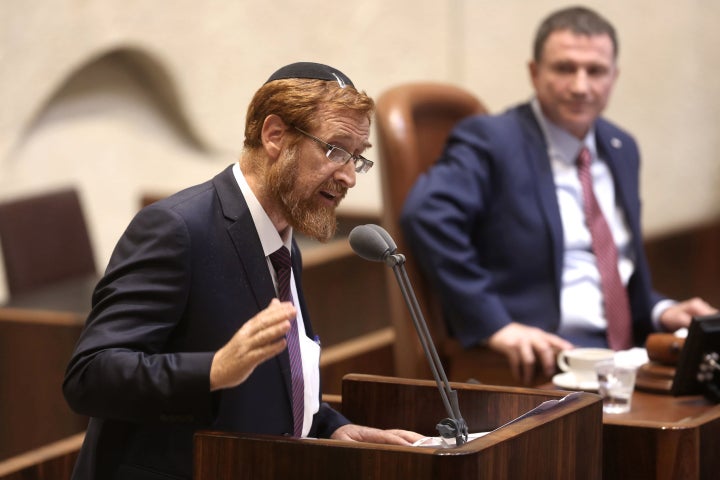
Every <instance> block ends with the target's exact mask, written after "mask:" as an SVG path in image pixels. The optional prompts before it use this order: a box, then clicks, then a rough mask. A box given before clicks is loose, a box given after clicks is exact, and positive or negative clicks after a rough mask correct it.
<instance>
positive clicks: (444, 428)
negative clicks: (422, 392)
mask: <svg viewBox="0 0 720 480" xmlns="http://www.w3.org/2000/svg"><path fill="white" fill-rule="evenodd" d="M363 228H364V229H367V228H370V229H371V230H374V231H375V234H374V235H366V233H367V230H357V229H363ZM356 230H357V231H358V233H359V235H355V238H357V239H359V240H358V241H357V242H354V241H353V240H354V239H355V238H353V237H354V235H353V232H355V231H356ZM353 232H351V233H350V243H351V245H352V247H353V249H354V250H355V251H356V252H358V253H359V250H362V253H359V254H360V256H362V257H363V258H365V259H368V260H376V261H382V262H384V263H385V264H386V265H387V266H389V267H391V268H392V270H393V273H394V274H395V278H396V279H397V282H398V285H399V286H400V291H401V292H402V296H403V298H404V299H405V303H406V304H407V307H408V310H409V311H410V316H411V317H412V321H413V324H414V326H415V330H416V332H417V334H418V337H419V338H420V344H421V345H422V348H423V351H424V352H425V357H426V358H427V360H428V363H429V364H430V370H431V371H432V375H433V377H434V378H435V383H437V386H438V390H439V391H440V397H441V399H442V402H443V405H444V406H445V411H446V412H447V414H448V418H446V419H443V420H441V421H440V423H438V424H437V426H436V427H437V429H438V432H439V433H440V436H441V437H442V438H445V439H450V438H454V439H455V445H457V446H459V445H463V444H465V443H467V438H468V427H467V424H466V423H465V420H464V419H463V417H462V414H461V413H460V407H459V405H458V398H457V391H455V390H453V389H452V387H451V386H450V382H448V379H447V376H446V375H445V369H444V368H443V366H442V362H440V357H439V356H438V353H437V350H436V349H435V345H434V343H433V341H432V337H431V335H430V331H429V329H428V326H427V322H426V321H425V318H424V317H423V314H422V310H421V309H420V305H419V304H418V301H417V297H416V296H415V291H414V290H413V288H412V285H411V283H410V278H409V277H408V274H407V270H406V269H405V256H404V255H403V254H401V253H397V247H396V246H395V242H393V240H392V238H391V237H390V235H389V234H388V233H387V232H386V231H385V230H384V229H383V228H382V227H380V226H378V225H361V226H358V227H355V229H353ZM379 238H382V239H383V242H380V241H379ZM365 239H369V240H372V241H371V242H370V243H372V244H373V245H370V246H371V247H372V248H374V249H376V251H377V254H376V255H370V254H368V253H367V252H368V248H367V246H366V245H364V244H365V243H367V242H365V241H364V240H365ZM356 244H362V245H359V246H360V248H356V246H357V245H356ZM378 244H382V245H383V247H382V248H380V247H379V245H378Z"/></svg>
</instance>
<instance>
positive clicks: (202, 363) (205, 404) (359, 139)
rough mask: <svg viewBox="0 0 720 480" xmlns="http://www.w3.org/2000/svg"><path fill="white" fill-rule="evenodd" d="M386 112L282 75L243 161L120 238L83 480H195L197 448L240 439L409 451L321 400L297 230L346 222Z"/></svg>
mask: <svg viewBox="0 0 720 480" xmlns="http://www.w3.org/2000/svg"><path fill="white" fill-rule="evenodd" d="M373 109H374V103H373V101H372V99H371V98H369V97H368V96H367V95H366V94H365V93H364V92H360V91H358V90H356V89H355V87H354V85H353V83H352V82H351V81H350V79H349V78H348V77H347V76H345V75H344V74H343V73H342V72H340V71H339V70H336V69H334V68H332V67H329V66H327V65H321V64H317V63H309V62H301V63H295V64H291V65H287V66H285V67H283V68H281V69H279V70H278V71H276V72H275V73H273V74H272V75H271V76H270V78H269V79H268V81H267V82H266V83H265V84H264V85H263V86H262V87H261V88H260V89H259V90H258V91H257V92H256V94H255V96H254V98H253V100H252V102H251V104H250V106H249V108H248V112H247V119H246V127H245V142H244V149H243V152H242V154H241V156H240V159H239V162H237V163H236V164H233V165H231V166H230V167H228V168H227V169H225V170H224V171H223V172H221V173H220V174H218V175H217V176H216V177H215V178H213V179H212V180H209V181H207V182H205V183H202V184H200V185H197V186H194V187H191V188H189V189H187V190H184V191H181V192H179V193H177V194H175V195H173V196H171V197H169V198H167V199H164V200H161V201H159V202H157V203H155V204H153V205H150V206H149V207H146V208H145V209H143V210H142V211H140V212H139V213H138V214H137V216H136V217H135V218H134V219H133V221H132V222H131V223H130V225H129V226H128V228H127V230H126V231H125V233H124V234H123V236H122V237H121V238H120V240H119V242H118V244H117V247H116V248H115V251H114V252H113V255H112V257H111V259H110V263H109V265H108V267H107V270H106V272H105V276H104V277H103V279H102V280H101V281H100V282H99V283H98V285H97V287H96V290H95V293H94V294H93V309H92V311H91V313H90V316H89V318H88V320H87V325H86V327H85V329H84V331H83V333H82V335H81V337H80V339H79V341H78V344H77V346H76V349H75V352H74V354H73V356H72V358H71V360H70V364H69V366H68V368H67V372H66V377H65V382H64V384H63V391H64V394H65V397H66V399H67V401H68V403H69V404H70V406H71V407H72V408H73V410H75V411H76V412H78V413H80V414H83V415H87V416H89V417H91V419H90V424H89V426H88V430H87V435H86V438H85V442H84V444H83V447H82V450H81V452H80V455H79V458H78V461H77V464H76V466H75V471H74V473H73V478H75V479H78V480H79V479H83V480H88V479H102V480H110V479H115V480H118V479H128V480H130V479H132V480H142V479H160V478H162V479H168V478H184V479H190V478H191V476H192V458H193V433H194V432H195V431H197V430H201V429H215V430H229V431H238V432H252V433H262V434H274V435H288V436H295V437H306V436H309V437H324V438H334V439H340V440H357V441H367V442H376V443H390V444H400V445H408V444H410V443H412V442H414V441H416V440H418V439H420V438H421V436H420V435H418V434H416V433H414V432H408V431H404V430H378V429H374V428H369V427H363V426H358V425H354V424H352V423H350V421H349V420H348V419H346V418H345V417H343V416H342V415H341V414H340V413H338V412H336V411H335V410H333V409H332V408H331V407H330V406H329V405H327V404H323V403H321V401H320V385H319V383H320V382H319V368H318V366H319V357H320V346H319V345H318V344H317V343H316V342H315V341H314V340H313V338H314V333H313V330H312V326H311V324H310V322H309V318H308V314H307V311H306V308H305V301H304V298H303V294H302V288H301V282H300V274H301V258H300V251H299V250H298V247H297V245H296V243H295V241H294V240H293V231H294V230H298V231H300V232H303V233H304V234H306V235H308V236H311V237H314V238H316V239H318V240H320V241H327V240H329V239H330V238H331V237H332V236H333V234H334V233H335V227H336V219H335V209H336V207H337V206H338V204H339V203H340V201H341V200H342V198H343V197H344V196H345V194H346V192H347V190H348V189H349V188H352V187H353V186H354V185H355V181H356V175H357V174H361V173H364V172H367V171H368V170H369V169H370V167H371V166H372V162H371V161H370V160H367V159H366V158H364V157H363V156H362V153H363V152H364V151H365V150H366V149H367V148H368V147H369V142H368V137H369V132H370V118H371V115H372V112H373Z"/></svg>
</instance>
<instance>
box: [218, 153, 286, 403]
mask: <svg viewBox="0 0 720 480" xmlns="http://www.w3.org/2000/svg"><path fill="white" fill-rule="evenodd" d="M213 184H214V185H215V189H216V191H217V194H218V198H219V199H220V206H221V208H222V211H223V215H224V216H225V218H226V219H227V225H228V226H227V231H228V235H229V236H230V240H231V241H232V243H233V244H234V245H235V251H236V252H237V255H238V259H239V260H240V264H241V266H242V268H243V270H244V271H245V278H246V279H247V285H243V287H247V288H250V289H251V290H252V292H253V295H254V297H255V301H256V303H257V308H258V311H260V310H262V309H264V308H265V307H267V306H268V304H269V303H270V300H272V299H273V298H275V297H276V293H275V286H274V285H273V281H272V277H271V276H270V271H269V270H268V266H267V261H266V260H265V252H264V251H263V248H262V243H260V237H259V236H258V233H257V230H256V229H255V223H254V222H253V219H252V216H251V215H250V210H249V209H248V206H247V203H246V201H245V198H244V197H243V195H242V192H241V191H240V187H238V185H237V181H236V180H235V176H234V175H233V173H232V166H230V167H228V168H227V169H225V170H224V171H223V172H221V173H220V174H218V175H217V176H216V177H215V178H214V179H213ZM275 359H276V360H277V362H279V366H280V370H281V371H282V374H283V378H284V380H285V387H286V389H287V392H288V397H289V398H292V396H291V395H292V386H291V377H290V357H289V355H288V352H287V349H285V350H283V351H282V352H281V353H280V354H279V355H277V356H276V357H275Z"/></svg>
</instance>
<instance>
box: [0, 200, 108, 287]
mask: <svg viewBox="0 0 720 480" xmlns="http://www.w3.org/2000/svg"><path fill="white" fill-rule="evenodd" d="M0 244H2V254H3V261H4V263H5V274H6V278H7V288H8V291H9V293H10V298H11V299H12V297H13V296H15V295H19V294H24V293H28V292H31V291H33V290H35V289H38V288H41V287H45V286H48V285H51V284H54V283H57V282H60V281H63V280H68V279H72V278H77V277H83V276H90V275H96V274H97V273H96V272H97V271H96V268H95V259H94V257H93V250H92V246H91V243H90V238H89V235H88V231H87V225H86V223H85V218H84V215H83V211H82V206H81V204H80V198H79V196H78V193H77V191H76V190H75V189H74V188H63V189H61V190H56V191H51V192H47V193H42V194H37V195H32V196H26V197H23V198H18V199H13V200H9V201H6V202H4V203H1V204H0Z"/></svg>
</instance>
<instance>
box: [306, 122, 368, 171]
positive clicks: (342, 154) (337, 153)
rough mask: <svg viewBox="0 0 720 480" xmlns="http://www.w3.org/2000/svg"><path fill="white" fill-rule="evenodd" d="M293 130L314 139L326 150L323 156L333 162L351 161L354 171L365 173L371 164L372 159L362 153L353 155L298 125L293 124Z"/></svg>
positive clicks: (341, 163) (343, 162) (344, 162)
mask: <svg viewBox="0 0 720 480" xmlns="http://www.w3.org/2000/svg"><path fill="white" fill-rule="evenodd" d="M293 128H295V130H297V131H298V132H300V133H302V134H303V135H305V136H306V137H309V138H311V139H313V140H315V141H316V142H317V143H319V144H320V146H322V147H323V148H324V149H325V150H326V151H325V156H326V157H327V158H328V160H330V161H331V162H333V163H337V164H340V165H345V164H346V163H347V162H349V161H350V160H352V161H353V164H354V165H355V171H356V172H357V173H366V172H367V171H368V170H370V168H372V166H373V161H372V160H368V159H367V158H365V157H363V156H362V155H353V154H352V153H350V152H348V151H346V150H343V149H342V148H340V147H338V146H337V145H333V144H331V143H327V142H326V141H324V140H320V139H319V138H318V137H316V136H315V135H311V134H309V133H308V132H306V131H305V130H302V129H300V128H298V127H295V126H293Z"/></svg>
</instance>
